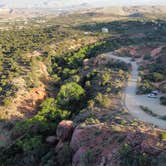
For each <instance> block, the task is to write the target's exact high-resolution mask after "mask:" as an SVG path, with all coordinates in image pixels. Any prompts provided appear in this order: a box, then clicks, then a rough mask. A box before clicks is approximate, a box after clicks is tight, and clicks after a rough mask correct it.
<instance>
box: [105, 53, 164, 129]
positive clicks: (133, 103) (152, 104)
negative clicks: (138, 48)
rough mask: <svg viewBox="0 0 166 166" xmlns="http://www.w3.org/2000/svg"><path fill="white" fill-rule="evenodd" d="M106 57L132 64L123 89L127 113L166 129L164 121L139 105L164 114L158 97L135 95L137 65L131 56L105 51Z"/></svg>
mask: <svg viewBox="0 0 166 166" xmlns="http://www.w3.org/2000/svg"><path fill="white" fill-rule="evenodd" d="M106 55H107V57H109V58H113V59H118V60H122V61H124V62H126V63H130V64H131V65H132V72H131V77H130V78H129V80H128V85H127V87H126V89H125V91H124V104H125V106H126V108H127V109H128V111H129V113H130V114H131V115H132V116H133V117H135V118H137V119H139V120H141V121H144V122H148V123H150V124H153V125H155V126H158V127H160V128H163V129H166V121H165V120H162V119H159V118H157V117H153V116H151V115H149V114H147V113H145V112H144V111H143V110H142V109H141V108H140V105H143V106H148V108H149V109H150V110H153V111H154V112H155V113H157V112H158V115H166V107H165V106H162V105H160V104H159V102H158V99H149V98H147V97H145V96H140V95H136V88H137V80H138V65H137V63H136V62H133V61H131V58H126V57H117V56H115V55H113V54H112V53H107V54H106ZM141 98H142V99H141Z"/></svg>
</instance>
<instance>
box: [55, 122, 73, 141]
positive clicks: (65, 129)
mask: <svg viewBox="0 0 166 166" xmlns="http://www.w3.org/2000/svg"><path fill="white" fill-rule="evenodd" d="M73 129H74V126H73V122H72V121H69V120H63V121H61V122H60V123H59V125H58V127H57V130H56V134H57V138H58V140H61V141H62V142H64V141H67V140H70V138H71V136H72V133H73Z"/></svg>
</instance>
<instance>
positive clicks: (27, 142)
mask: <svg viewBox="0 0 166 166" xmlns="http://www.w3.org/2000/svg"><path fill="white" fill-rule="evenodd" d="M16 144H17V146H18V147H20V148H21V149H22V150H23V151H24V152H28V151H31V150H34V149H36V148H39V147H40V146H41V145H42V137H41V136H35V137H33V138H25V139H23V140H19V141H17V143H16Z"/></svg>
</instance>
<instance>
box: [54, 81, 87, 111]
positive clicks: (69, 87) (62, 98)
mask: <svg viewBox="0 0 166 166" xmlns="http://www.w3.org/2000/svg"><path fill="white" fill-rule="evenodd" d="M84 96H85V90H84V89H83V88H82V87H81V86H80V85H79V84H77V83H75V82H70V83H66V84H64V85H62V86H61V88H60V91H59V93H58V95H57V100H58V104H59V105H60V106H61V107H62V108H65V109H69V110H73V109H75V108H76V106H80V101H81V99H83V97H84ZM77 108H78V107H77Z"/></svg>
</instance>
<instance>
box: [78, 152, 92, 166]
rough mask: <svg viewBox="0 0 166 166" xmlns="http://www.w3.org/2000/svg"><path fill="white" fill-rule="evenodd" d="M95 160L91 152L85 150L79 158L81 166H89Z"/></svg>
mask: <svg viewBox="0 0 166 166" xmlns="http://www.w3.org/2000/svg"><path fill="white" fill-rule="evenodd" d="M94 160H95V156H94V154H93V151H92V150H87V151H86V152H85V153H84V154H83V156H82V157H81V165H82V166H91V165H92V163H93V162H94Z"/></svg>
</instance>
